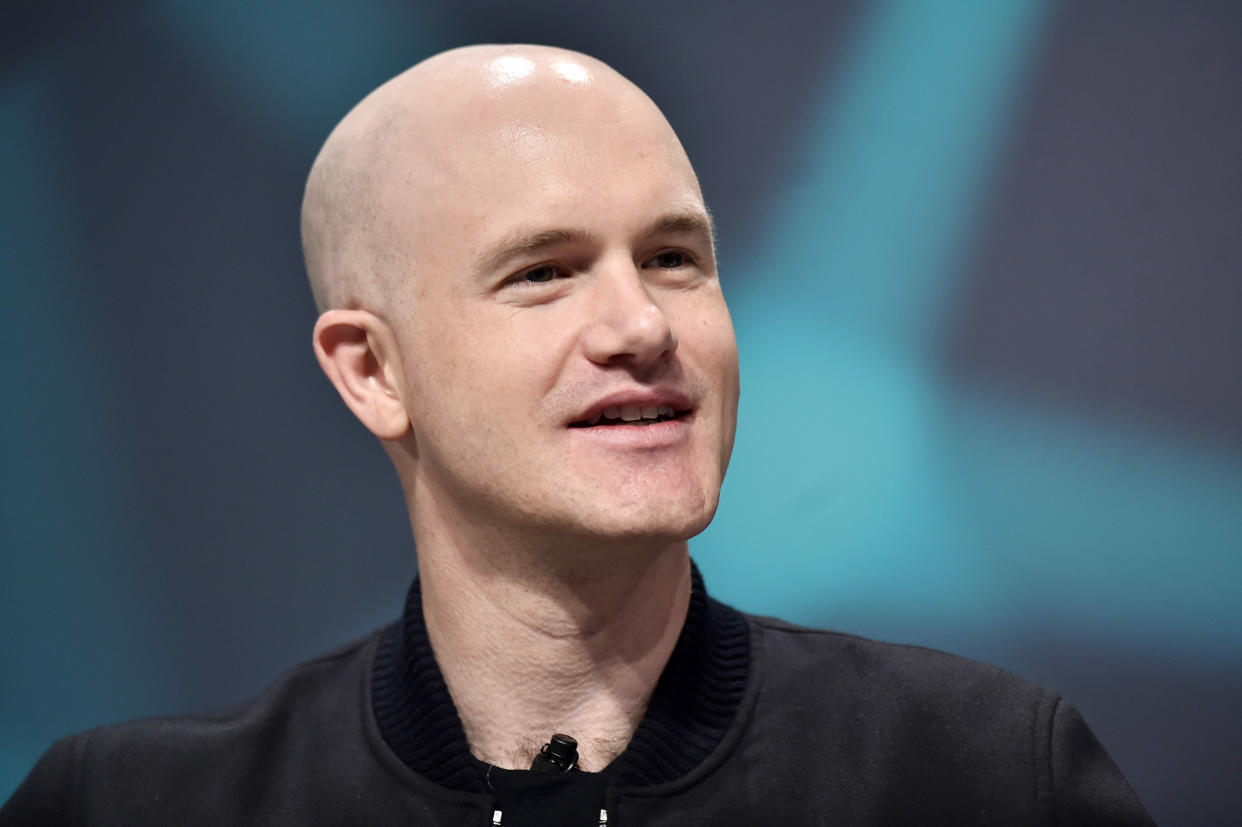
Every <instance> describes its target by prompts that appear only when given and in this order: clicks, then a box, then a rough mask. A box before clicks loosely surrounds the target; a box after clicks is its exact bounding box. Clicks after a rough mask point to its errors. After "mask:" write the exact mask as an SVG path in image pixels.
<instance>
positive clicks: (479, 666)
mask: <svg viewBox="0 0 1242 827" xmlns="http://www.w3.org/2000/svg"><path fill="white" fill-rule="evenodd" d="M421 539H422V538H420V544H419V574H420V579H421V582H422V600H423V613H424V617H425V621H426V626H427V634H428V637H429V639H430V641H431V646H432V649H433V651H434V652H435V657H436V662H437V663H438V664H439V666H440V669H441V671H442V672H443V675H444V681H445V684H446V685H447V687H448V690H449V694H450V695H451V696H452V699H453V703H454V705H455V706H456V707H457V711H458V714H459V715H460V717H461V721H462V725H463V728H464V729H465V733H466V738H467V740H468V741H469V744H470V749H471V752H472V753H473V754H474V755H475V756H476V757H478V758H480V759H481V760H483V761H486V762H488V763H490V764H495V765H497V766H500V767H504V768H508V769H525V768H527V767H529V766H530V762H531V759H532V758H533V757H534V755H535V754H536V753H537V752H538V750H539V747H540V746H541V745H542V744H543V743H544V742H546V741H547V740H548V738H549V737H551V735H552V734H553V733H555V732H563V733H566V734H568V735H572V736H573V737H574V738H576V739H577V740H578V743H579V766H581V767H582V768H583V769H585V770H592V771H594V770H599V769H602V768H603V767H604V766H606V765H607V764H608V763H610V762H611V761H612V759H613V758H615V757H616V756H617V755H619V754H620V753H621V751H622V750H624V749H625V746H626V744H627V743H628V742H629V740H630V737H631V736H632V735H633V734H634V730H635V728H636V727H637V726H638V723H639V721H640V720H641V719H642V716H643V713H644V711H645V710H646V708H647V703H648V701H649V700H650V698H651V693H652V691H653V689H654V688H655V685H656V681H657V680H658V679H659V677H660V673H661V672H662V671H663V669H664V666H665V664H666V663H667V662H668V659H669V655H670V654H671V653H672V651H673V647H674V645H675V644H676V642H677V638H678V635H679V634H680V632H681V627H682V625H683V624H684V622H685V619H686V611H687V607H688V605H689V600H690V583H691V579H690V559H689V556H688V553H687V549H686V544H685V543H684V542H683V543H676V544H672V545H666V546H664V547H663V548H660V549H656V550H653V549H650V548H648V549H633V548H631V549H625V550H617V549H613V550H611V554H610V556H609V558H608V559H607V566H606V568H605V566H604V565H603V563H602V561H601V559H600V554H601V552H600V550H599V549H583V550H582V556H581V557H580V558H579V559H581V560H583V561H590V562H589V564H586V565H583V566H565V565H560V566H556V567H548V568H545V569H541V568H540V567H538V566H536V565H532V564H531V562H530V559H531V558H530V557H529V556H524V555H523V554H521V553H520V552H519V551H517V550H515V549H512V548H506V549H505V554H504V555H503V556H498V555H489V554H480V553H477V550H467V549H460V548H453V549H446V548H442V547H436V544H435V543H432V544H431V545H430V546H429V547H428V546H424V544H423V542H421ZM472 552H475V553H472ZM567 556H568V552H567V550H566V549H564V548H563V547H562V548H561V549H560V550H559V554H558V557H559V558H560V559H561V560H565V559H566V558H567ZM497 559H499V560H500V561H501V562H500V563H499V564H498V563H497ZM506 563H507V564H506Z"/></svg>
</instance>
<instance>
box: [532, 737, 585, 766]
mask: <svg viewBox="0 0 1242 827" xmlns="http://www.w3.org/2000/svg"><path fill="white" fill-rule="evenodd" d="M577 767H578V742H577V741H575V740H574V739H573V738H570V737H569V736H568V735H561V734H560V733H557V734H556V735H553V736H552V740H551V741H548V743H546V744H544V745H543V747H542V748H541V749H540V750H539V754H538V755H536V756H535V760H534V761H531V762H530V768H531V769H532V770H534V771H535V772H542V773H547V774H548V775H561V774H562V773H567V772H571V771H573V770H574V769H577Z"/></svg>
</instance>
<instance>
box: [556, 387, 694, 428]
mask: <svg viewBox="0 0 1242 827" xmlns="http://www.w3.org/2000/svg"><path fill="white" fill-rule="evenodd" d="M622 405H632V406H633V407H636V408H644V407H657V408H658V407H660V406H661V405H666V406H668V407H670V408H672V409H673V410H674V411H675V412H676V413H678V414H683V413H685V412H687V411H689V410H693V408H694V403H693V402H691V401H690V397H688V396H686V394H684V393H682V392H681V391H679V390H677V389H675V388H637V389H634V390H622V391H614V392H613V393H610V394H608V395H607V396H602V397H600V398H599V399H597V400H595V401H594V402H592V403H591V405H590V407H588V408H586V409H584V410H583V411H582V412H581V413H578V414H575V415H574V416H573V417H572V418H571V419H570V420H569V423H568V424H570V425H573V424H575V423H578V422H589V421H591V420H592V419H594V418H596V417H598V416H600V415H602V414H603V413H604V411H605V410H607V409H608V408H619V407H621V406H622Z"/></svg>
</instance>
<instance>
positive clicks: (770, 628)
mask: <svg viewBox="0 0 1242 827" xmlns="http://www.w3.org/2000/svg"><path fill="white" fill-rule="evenodd" d="M747 619H748V620H749V622H750V624H751V627H752V632H753V635H754V638H755V640H756V649H757V654H758V660H759V662H760V663H761V664H762V666H763V669H764V670H765V671H764V679H765V680H770V681H777V682H780V681H782V680H794V681H799V680H805V679H808V678H810V677H812V676H815V677H819V678H821V679H822V678H823V677H825V676H827V675H831V677H832V686H833V687H834V688H835V689H836V691H838V692H842V691H848V690H850V689H852V688H863V689H865V690H866V692H867V693H868V695H869V696H870V697H872V698H874V697H875V693H876V692H885V693H892V694H893V695H895V696H911V695H918V696H933V697H934V696H939V697H941V698H942V699H943V700H945V701H951V700H952V699H955V698H963V697H976V698H977V697H978V696H986V695H990V694H996V695H1000V696H1004V697H1005V698H1006V699H1007V700H1009V701H1012V700H1013V699H1014V698H1015V697H1020V698H1024V699H1027V700H1029V701H1031V702H1035V701H1037V700H1039V699H1046V700H1049V701H1053V702H1054V701H1055V696H1054V693H1051V692H1049V691H1047V690H1045V689H1043V688H1042V687H1040V686H1038V685H1036V684H1034V683H1031V682H1029V681H1027V680H1024V679H1023V678H1020V677H1018V676H1017V675H1015V674H1013V673H1012V672H1009V671H1007V670H1005V669H1001V668H1000V667H997V666H992V665H990V664H987V663H981V662H979V661H975V660H971V659H969V658H964V657H961V656H959V655H953V654H950V653H948V652H942V651H939V650H936V649H929V648H926V647H923V646H912V645H908V644H899V643H885V642H882V641H878V640H872V639H870V638H865V637H860V636H858V635H850V634H845V633H842V632H834V631H830V630H826V629H813V628H808V627H805V626H797V625H795V624H792V623H787V622H785V621H783V620H779V619H776V618H772V617H759V616H753V615H748V616H747Z"/></svg>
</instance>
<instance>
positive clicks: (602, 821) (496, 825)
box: [492, 810, 608, 827]
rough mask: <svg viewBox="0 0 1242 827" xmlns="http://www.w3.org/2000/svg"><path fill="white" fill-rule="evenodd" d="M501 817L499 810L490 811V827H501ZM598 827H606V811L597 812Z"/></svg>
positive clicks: (502, 815)
mask: <svg viewBox="0 0 1242 827" xmlns="http://www.w3.org/2000/svg"><path fill="white" fill-rule="evenodd" d="M503 817H504V813H502V812H501V811H500V810H492V827H501V823H500V821H501V819H502V818H503ZM599 827H608V811H607V810H600V811H599Z"/></svg>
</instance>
